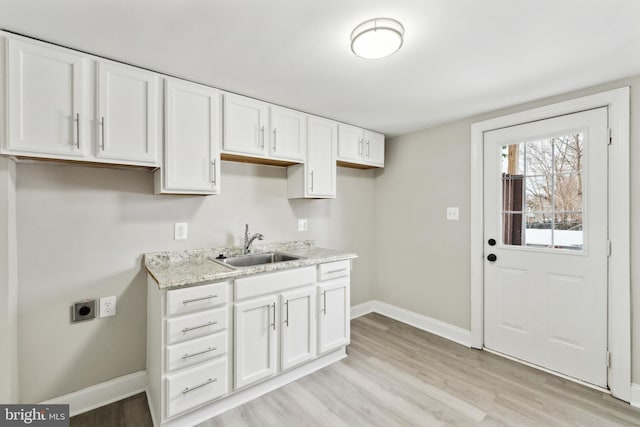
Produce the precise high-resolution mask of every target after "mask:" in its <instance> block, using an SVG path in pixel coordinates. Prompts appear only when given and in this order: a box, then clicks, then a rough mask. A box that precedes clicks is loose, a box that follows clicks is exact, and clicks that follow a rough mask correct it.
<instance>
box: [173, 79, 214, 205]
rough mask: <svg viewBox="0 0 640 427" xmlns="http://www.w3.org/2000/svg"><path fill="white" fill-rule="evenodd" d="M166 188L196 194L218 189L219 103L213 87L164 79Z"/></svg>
mask: <svg viewBox="0 0 640 427" xmlns="http://www.w3.org/2000/svg"><path fill="white" fill-rule="evenodd" d="M165 93H166V95H165V96H166V103H165V108H166V114H165V126H166V132H165V159H164V161H165V171H164V172H163V173H164V181H165V182H164V184H165V189H166V190H171V191H175V192H183V193H195V194H217V193H219V192H220V167H219V166H220V139H221V135H222V132H221V126H220V124H221V123H220V121H221V120H220V116H221V115H220V104H221V99H222V95H221V94H220V92H218V91H217V90H215V89H212V88H209V87H206V86H201V85H197V84H195V83H189V82H184V81H179V80H171V79H170V80H167V81H166V91H165Z"/></svg>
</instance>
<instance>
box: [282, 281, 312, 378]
mask: <svg viewBox="0 0 640 427" xmlns="http://www.w3.org/2000/svg"><path fill="white" fill-rule="evenodd" d="M315 303H316V298H315V289H314V288H313V287H311V286H309V287H307V288H303V289H299V290H295V291H291V292H286V293H283V294H282V295H281V296H280V310H281V312H280V317H281V318H282V321H281V324H280V330H281V331H282V333H281V343H282V351H281V353H280V359H281V361H282V364H281V365H282V369H283V370H285V369H289V368H291V367H292V366H295V365H298V364H299V363H302V362H305V361H307V360H310V359H313V357H315V355H316V306H315Z"/></svg>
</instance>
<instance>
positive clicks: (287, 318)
mask: <svg viewBox="0 0 640 427" xmlns="http://www.w3.org/2000/svg"><path fill="white" fill-rule="evenodd" d="M284 304H285V305H286V307H287V311H286V317H285V319H284V324H285V325H287V327H289V300H286V301H285V303H284Z"/></svg>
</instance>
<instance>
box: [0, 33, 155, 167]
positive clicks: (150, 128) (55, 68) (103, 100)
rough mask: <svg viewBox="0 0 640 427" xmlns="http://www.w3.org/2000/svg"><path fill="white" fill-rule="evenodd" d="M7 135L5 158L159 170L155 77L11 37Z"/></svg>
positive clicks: (97, 59) (8, 53)
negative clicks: (28, 158) (11, 156)
mask: <svg viewBox="0 0 640 427" xmlns="http://www.w3.org/2000/svg"><path fill="white" fill-rule="evenodd" d="M6 40H7V49H8V52H7V55H6V58H7V61H8V67H7V70H8V75H7V86H6V88H7V97H8V104H7V105H8V109H9V111H8V122H7V127H8V133H7V138H6V139H5V142H4V143H3V144H2V147H1V148H0V152H1V153H2V154H9V155H15V156H25V157H39V158H46V159H53V160H79V161H90V162H98V163H111V164H120V165H136V166H150V167H155V166H158V165H159V162H158V159H157V157H158V151H159V149H158V147H159V145H160V140H159V137H158V133H159V129H158V128H159V124H158V115H159V110H160V100H159V99H158V78H157V76H156V75H155V74H154V73H151V72H149V71H145V70H141V69H137V68H134V67H129V66H125V65H121V64H118V63H113V62H111V61H106V60H102V59H99V58H96V57H92V56H90V55H87V54H82V53H77V52H74V51H72V50H69V49H64V48H61V47H58V46H52V45H48V44H46V43H42V42H36V41H29V40H24V39H22V38H19V37H15V38H14V37H7V38H6Z"/></svg>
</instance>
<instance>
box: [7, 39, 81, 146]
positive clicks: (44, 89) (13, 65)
mask: <svg viewBox="0 0 640 427" xmlns="http://www.w3.org/2000/svg"><path fill="white" fill-rule="evenodd" d="M8 46H9V52H8V57H9V68H8V71H9V81H8V87H7V90H8V97H9V111H8V115H9V122H8V126H9V139H8V141H7V152H8V153H16V154H26V155H29V154H38V153H40V154H49V155H53V157H61V158H65V157H81V156H84V155H85V152H84V151H85V147H86V146H87V142H88V141H87V135H88V132H86V129H87V128H88V126H87V124H88V123H91V121H90V120H88V119H89V118H88V117H87V115H86V114H85V111H84V108H83V102H82V100H83V93H84V83H85V82H84V79H85V70H86V64H85V62H84V59H83V57H82V56H81V55H76V54H74V53H72V52H69V51H66V50H62V49H54V48H49V47H43V46H40V45H38V44H35V43H28V42H22V41H17V40H9V41H8ZM56 155H58V156H56Z"/></svg>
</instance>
